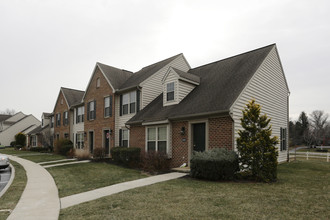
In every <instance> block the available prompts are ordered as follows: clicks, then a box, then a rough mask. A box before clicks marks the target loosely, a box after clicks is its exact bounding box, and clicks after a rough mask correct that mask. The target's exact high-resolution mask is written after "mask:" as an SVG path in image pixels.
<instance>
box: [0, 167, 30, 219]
mask: <svg viewBox="0 0 330 220" xmlns="http://www.w3.org/2000/svg"><path fill="white" fill-rule="evenodd" d="M11 164H12V165H13V166H14V167H15V172H16V173H15V179H14V181H13V183H12V184H11V186H10V187H9V189H8V190H7V192H6V193H5V194H4V195H3V196H2V197H1V199H0V210H3V209H10V210H13V209H14V208H15V206H16V204H17V203H18V200H19V199H20V198H21V195H22V193H23V191H24V188H25V185H26V181H27V178H26V174H25V170H24V168H23V167H22V166H21V165H20V164H18V163H16V162H14V161H11ZM9 214H10V213H9V212H0V219H6V218H7V217H8V216H9Z"/></svg>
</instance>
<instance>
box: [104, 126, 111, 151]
mask: <svg viewBox="0 0 330 220" xmlns="http://www.w3.org/2000/svg"><path fill="white" fill-rule="evenodd" d="M103 137H104V142H103V143H104V149H105V154H109V146H110V131H109V130H104V131H103Z"/></svg>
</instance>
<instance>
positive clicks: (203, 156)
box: [190, 148, 239, 180]
mask: <svg viewBox="0 0 330 220" xmlns="http://www.w3.org/2000/svg"><path fill="white" fill-rule="evenodd" d="M237 171H239V165H238V156H237V154H236V153H235V152H234V151H228V150H226V149H223V148H215V149H212V150H209V151H205V152H194V154H193V156H192V158H191V160H190V175H191V177H193V178H199V179H208V180H230V179H233V178H234V176H235V173H236V172H237Z"/></svg>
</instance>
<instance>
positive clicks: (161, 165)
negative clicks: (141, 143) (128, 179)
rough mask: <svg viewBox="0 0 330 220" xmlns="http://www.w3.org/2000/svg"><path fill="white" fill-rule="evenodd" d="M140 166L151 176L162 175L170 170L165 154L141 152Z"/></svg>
mask: <svg viewBox="0 0 330 220" xmlns="http://www.w3.org/2000/svg"><path fill="white" fill-rule="evenodd" d="M140 166H141V169H142V170H144V171H146V172H148V173H151V174H157V173H164V172H168V171H169V170H170V160H169V159H168V157H167V155H166V154H165V153H161V152H155V151H150V152H143V153H142V154H141V163H140Z"/></svg>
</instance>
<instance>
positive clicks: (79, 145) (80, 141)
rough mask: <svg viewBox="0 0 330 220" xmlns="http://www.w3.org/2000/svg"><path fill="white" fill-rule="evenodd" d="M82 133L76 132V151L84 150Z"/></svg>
mask: <svg viewBox="0 0 330 220" xmlns="http://www.w3.org/2000/svg"><path fill="white" fill-rule="evenodd" d="M84 138H85V136H84V132H77V133H76V149H84V142H85V140H84Z"/></svg>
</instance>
